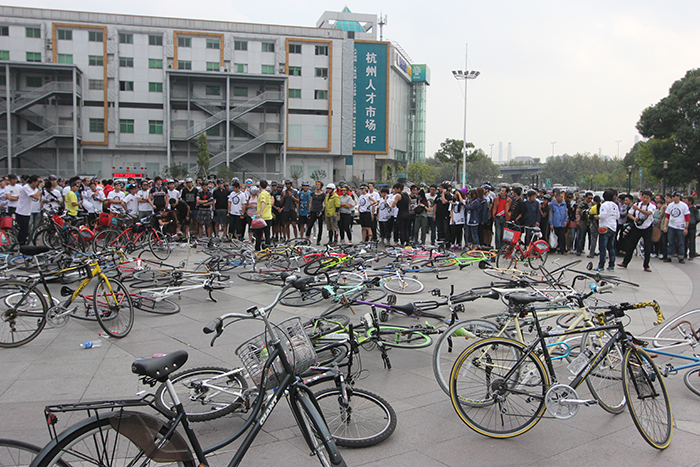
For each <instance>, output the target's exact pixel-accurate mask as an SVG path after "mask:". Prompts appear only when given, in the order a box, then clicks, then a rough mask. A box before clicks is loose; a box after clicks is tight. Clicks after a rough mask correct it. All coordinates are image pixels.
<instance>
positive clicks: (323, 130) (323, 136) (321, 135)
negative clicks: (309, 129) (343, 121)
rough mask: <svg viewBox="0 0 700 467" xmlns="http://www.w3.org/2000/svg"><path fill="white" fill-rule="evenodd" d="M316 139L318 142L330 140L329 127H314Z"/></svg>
mask: <svg viewBox="0 0 700 467" xmlns="http://www.w3.org/2000/svg"><path fill="white" fill-rule="evenodd" d="M314 139H315V140H317V141H323V140H327V139H328V126H327V125H315V126H314Z"/></svg>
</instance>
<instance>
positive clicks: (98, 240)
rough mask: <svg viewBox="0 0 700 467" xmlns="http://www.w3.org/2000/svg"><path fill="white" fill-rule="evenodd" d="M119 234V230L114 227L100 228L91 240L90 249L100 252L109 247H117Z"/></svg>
mask: <svg viewBox="0 0 700 467" xmlns="http://www.w3.org/2000/svg"><path fill="white" fill-rule="evenodd" d="M119 234H120V232H119V231H118V230H114V229H107V230H100V231H99V232H97V234H96V235H95V238H94V240H93V241H92V251H93V252H95V253H100V252H102V251H104V250H107V249H109V248H119V247H120V245H119V244H118V242H117V241H116V240H117V237H119ZM121 246H122V247H123V246H124V245H121Z"/></svg>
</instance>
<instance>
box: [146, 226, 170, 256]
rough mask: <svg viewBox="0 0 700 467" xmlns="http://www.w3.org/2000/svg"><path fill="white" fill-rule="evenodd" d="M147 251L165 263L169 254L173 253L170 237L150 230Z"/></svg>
mask: <svg viewBox="0 0 700 467" xmlns="http://www.w3.org/2000/svg"><path fill="white" fill-rule="evenodd" d="M148 249H149V250H150V251H151V253H153V256H155V257H156V258H158V259H159V260H162V261H165V260H166V259H168V258H169V257H170V253H172V251H173V245H172V244H171V243H170V236H169V235H168V234H165V233H162V232H158V231H157V230H155V229H152V230H151V233H150V235H149V236H148Z"/></svg>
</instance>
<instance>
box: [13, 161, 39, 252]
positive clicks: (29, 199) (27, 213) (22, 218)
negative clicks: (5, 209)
mask: <svg viewBox="0 0 700 467" xmlns="http://www.w3.org/2000/svg"><path fill="white" fill-rule="evenodd" d="M43 186H44V182H43V180H41V179H40V178H39V176H38V175H32V176H31V177H29V179H27V183H25V184H24V186H22V189H21V190H20V191H19V196H18V200H17V209H16V210H15V220H17V226H18V227H19V232H18V233H17V242H18V243H19V244H20V245H26V244H27V243H28V241H29V220H30V219H31V214H32V207H33V205H34V204H35V203H36V204H37V205H38V204H39V200H40V199H41V188H43Z"/></svg>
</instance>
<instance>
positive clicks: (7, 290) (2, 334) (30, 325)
mask: <svg viewBox="0 0 700 467" xmlns="http://www.w3.org/2000/svg"><path fill="white" fill-rule="evenodd" d="M48 309H49V307H48V305H47V304H46V300H45V298H44V295H43V294H42V293H40V292H39V291H37V290H36V289H33V288H31V287H30V286H28V285H27V284H26V283H24V282H19V281H5V282H2V283H0V347H19V346H20V345H23V344H26V343H27V342H30V341H31V340H32V339H34V338H35V337H36V336H38V335H39V333H40V332H41V331H42V330H43V329H44V326H46V312H47V311H48Z"/></svg>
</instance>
